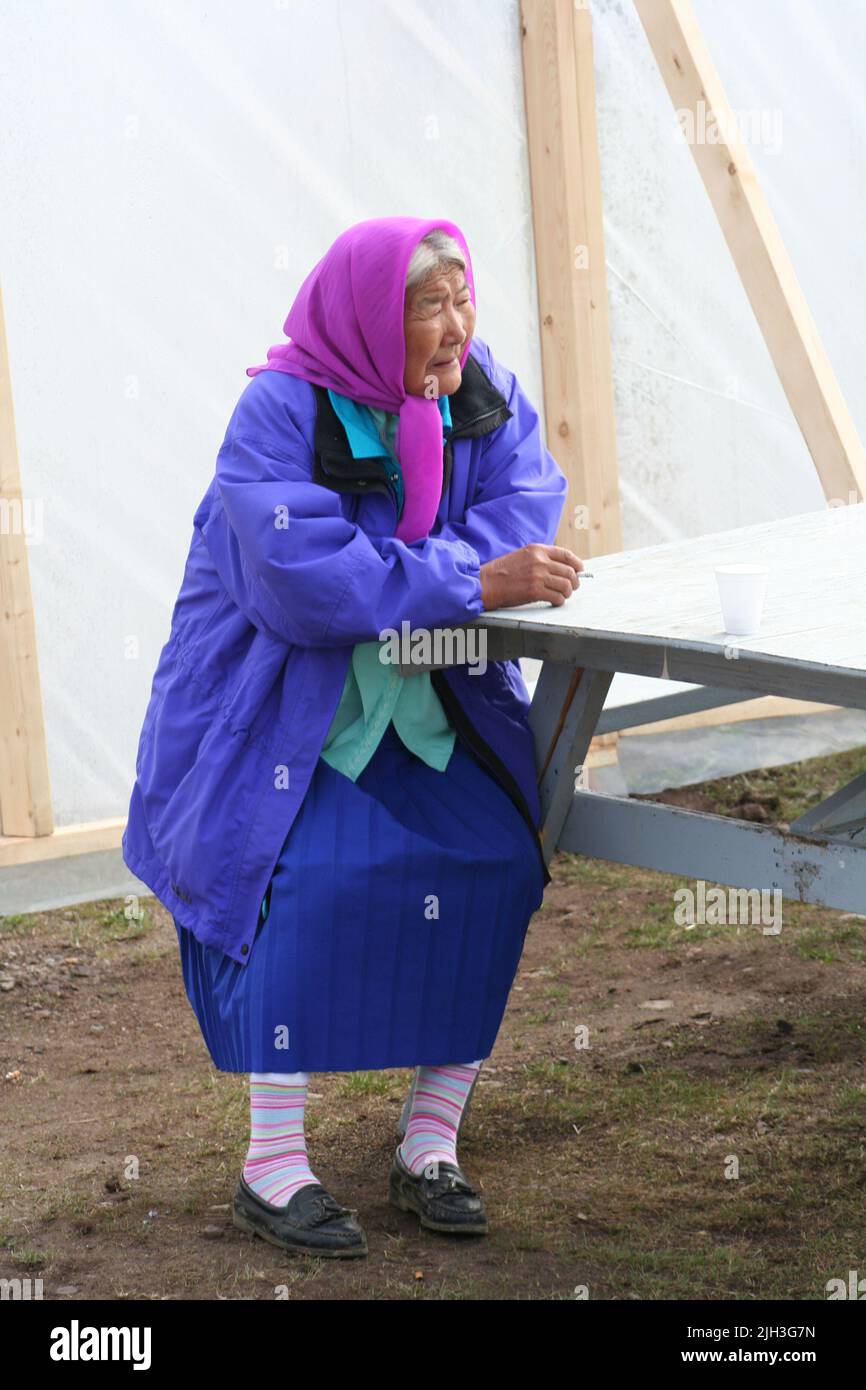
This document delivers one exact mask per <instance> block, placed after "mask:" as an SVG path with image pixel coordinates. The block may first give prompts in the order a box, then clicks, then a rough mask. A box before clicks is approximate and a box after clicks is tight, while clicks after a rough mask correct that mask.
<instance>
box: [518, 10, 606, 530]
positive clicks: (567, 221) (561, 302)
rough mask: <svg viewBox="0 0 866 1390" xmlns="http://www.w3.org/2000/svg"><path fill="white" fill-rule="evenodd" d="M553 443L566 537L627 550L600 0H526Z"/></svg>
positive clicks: (530, 131) (529, 117)
mask: <svg viewBox="0 0 866 1390" xmlns="http://www.w3.org/2000/svg"><path fill="white" fill-rule="evenodd" d="M520 13H521V30H522V39H523V43H522V49H523V87H524V98H525V103H526V128H527V141H528V146H529V168H530V176H531V185H532V211H533V224H534V231H535V257H536V278H537V281H538V305H539V318H540V323H541V353H542V369H543V374H544V410H545V422H546V427H547V429H546V432H547V446H548V448H549V449H550V452H551V453H552V454H553V456H554V458H555V459H556V461H557V463H558V464H559V466H560V468H561V469H562V471H563V472H564V473H565V475H566V477H567V478H568V483H569V494H568V500H567V502H566V505H565V510H564V511H563V515H562V521H561V523H560V528H559V533H558V536H557V540H558V542H559V544H560V545H565V546H568V548H569V549H570V550H574V551H576V552H577V553H578V554H582V555H604V554H609V553H610V552H612V551H616V550H621V549H622V533H621V526H620V511H619V480H618V474H617V463H616V433H615V422H614V404H613V368H612V363H611V347H610V326H609V322H608V307H607V279H606V273H605V262H604V229H603V219H602V204H601V169H600V162H599V155H598V135H597V127H596V113H595V80H594V76H593V65H592V19H591V16H590V12H589V7H588V6H587V5H583V4H580V5H578V4H575V0H521V6H520Z"/></svg>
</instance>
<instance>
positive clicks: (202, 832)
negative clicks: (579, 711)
mask: <svg viewBox="0 0 866 1390" xmlns="http://www.w3.org/2000/svg"><path fill="white" fill-rule="evenodd" d="M474 330H475V292H474V283H473V277H472V268H471V261H470V257H469V251H468V248H467V246H466V242H465V240H464V238H463V236H462V234H461V232H460V231H459V229H458V228H457V227H456V226H455V225H454V224H453V223H451V222H448V221H425V220H421V219H417V218H411V217H392V218H383V219H373V220H370V221H366V222H362V223H359V224H358V225H356V226H353V227H350V228H349V229H348V230H347V231H345V232H344V233H343V234H342V235H341V236H339V237H338V238H337V240H336V241H335V242H334V244H333V246H332V247H331V248H330V250H329V251H328V252H327V254H326V255H325V256H324V257H323V259H322V260H321V261H320V262H319V263H318V264H317V265H316V266H315V268H314V269H313V270H312V271H311V273H310V274H309V275H308V277H307V279H306V280H305V281H304V283H303V285H302V287H301V289H300V291H299V293H298V295H297V298H296V299H295V302H294V304H293V306H292V309H291V311H290V313H289V316H288V318H287V319H286V322H285V325H284V332H285V334H286V336H287V337H288V339H289V341H288V342H287V343H282V344H279V345H277V346H274V347H272V348H271V349H270V350H269V352H268V360H267V362H266V363H264V364H262V365H261V366H257V367H250V368H248V374H249V375H250V376H251V377H252V378H253V379H252V381H251V382H250V383H249V384H248V385H247V386H246V388H245V389H244V391H243V392H242V394H241V396H240V399H239V401H238V404H237V406H236V408H235V410H234V413H233V415H232V417H231V419H230V421H229V425H228V430H227V432H226V436H225V440H224V442H223V445H222V447H221V449H220V451H219V455H218V459H217V466H216V472H215V476H214V479H213V481H212V482H211V484H210V486H209V488H208V490H207V492H206V494H205V496H204V499H203V500H202V502H201V505H200V506H199V508H198V510H197V512H196V514H195V518H194V530H193V537H192V543H191V546H190V551H189V556H188V559H187V564H186V570H185V574H184V578H183V583H182V585H181V589H180V592H179V595H178V598H177V602H176V604H175V607H174V611H173V614H172V622H171V633H170V636H169V638H168V641H167V643H166V645H165V647H164V648H163V651H162V653H161V656H160V659H159V662H158V665H157V669H156V673H155V675H154V679H153V686H152V691H151V698H150V703H149V705H148V708H147V712H146V714H145V719H144V724H143V727H142V730H141V738H140V744H139V749H138V758H137V763H136V782H135V786H134V788H133V792H132V798H131V803H130V810H129V821H128V825H127V829H126V832H125V835H124V840H123V849H124V858H125V861H126V863H127V865H128V866H129V868H130V869H131V870H132V871H133V873H135V874H136V875H137V876H138V877H139V878H141V879H142V880H143V881H144V882H145V883H147V884H148V885H149V886H150V887H151V888H152V889H153V891H154V893H155V894H156V895H157V897H159V898H160V900H161V901H162V902H163V903H164V904H165V905H166V907H167V908H168V909H169V911H170V912H171V913H172V915H173V918H174V921H175V925H176V928H177V935H178V943H179V950H180V957H181V962H182V969H183V978H184V984H185V988H186V993H187V996H188V998H189V1001H190V1003H191V1005H192V1008H193V1009H194V1010H195V1013H196V1016H197V1018H198V1021H199V1024H200V1027H201V1031H202V1034H203V1037H204V1041H205V1043H206V1045H207V1048H208V1051H209V1053H210V1056H211V1058H212V1059H213V1062H214V1065H215V1066H216V1067H217V1068H219V1069H220V1070H222V1071H233V1072H244V1073H248V1074H249V1087H250V1110H251V1135H250V1142H249V1150H248V1154H247V1159H246V1162H245V1164H244V1168H243V1173H242V1174H241V1176H240V1178H239V1182H238V1187H237V1191H236V1193H235V1198H234V1203H233V1213H234V1221H235V1223H236V1224H237V1225H238V1226H240V1227H241V1229H243V1230H245V1231H248V1232H251V1233H254V1234H258V1235H259V1236H261V1237H263V1238H264V1239H265V1240H268V1241H271V1242H272V1243H273V1244H275V1245H278V1246H280V1247H282V1248H284V1249H286V1250H293V1251H297V1250H300V1251H306V1252H312V1253H315V1254H318V1255H331V1256H357V1255H364V1254H366V1252H367V1242H366V1235H365V1233H364V1231H363V1229H362V1227H361V1226H360V1224H359V1223H358V1221H357V1220H356V1219H355V1215H354V1212H353V1209H351V1208H347V1207H344V1206H342V1205H341V1204H340V1203H339V1202H338V1201H336V1200H335V1198H334V1197H333V1196H331V1194H330V1193H329V1192H328V1191H327V1190H326V1189H325V1187H324V1186H323V1185H322V1184H321V1183H320V1182H319V1180H318V1179H317V1177H316V1176H315V1174H314V1173H313V1171H312V1170H311V1168H310V1165H309V1161H308V1156H307V1148H306V1141H305V1135H304V1106H305V1100H306V1093H307V1083H308V1078H309V1075H310V1073H311V1072H316V1071H352V1070H358V1069H364V1070H366V1069H374V1068H384V1067H416V1068H417V1071H416V1083H415V1086H414V1089H413V1092H412V1098H411V1106H410V1108H409V1112H408V1119H407V1124H406V1129H405V1134H404V1136H403V1139H402V1142H401V1143H400V1144H399V1146H398V1147H397V1150H396V1152H395V1154H394V1158H393V1163H392V1167H391V1172H390V1178H389V1198H390V1201H391V1202H392V1203H393V1204H394V1205H395V1206H397V1207H398V1208H399V1209H401V1210H403V1211H408V1212H413V1213H415V1214H417V1215H418V1216H419V1217H420V1220H421V1224H422V1226H424V1227H425V1228H427V1229H430V1230H434V1231H440V1232H448V1233H453V1234H457V1235H459V1234H479V1233H483V1232H485V1231H486V1230H487V1217H486V1213H485V1211H484V1207H483V1204H482V1201H481V1198H480V1196H479V1194H478V1193H477V1192H476V1191H475V1190H474V1189H473V1187H472V1185H471V1184H470V1182H469V1181H468V1179H467V1178H466V1176H465V1174H464V1173H463V1172H462V1170H461V1168H460V1166H459V1163H458V1159H457V1152H456V1139H457V1133H458V1129H459V1125H460V1120H461V1116H462V1113H463V1110H464V1108H465V1104H466V1100H467V1097H468V1095H469V1092H470V1090H471V1088H472V1085H473V1082H474V1080H475V1078H476V1076H477V1073H478V1069H479V1067H480V1066H481V1064H482V1062H483V1060H484V1058H486V1057H487V1056H489V1054H490V1052H491V1051H492V1049H493V1044H494V1042H495V1039H496V1035H497V1032H498V1030H499V1026H500V1023H501V1021H502V1016H503V1013H504V1010H505V1005H506V1001H507V998H508V993H509V990H510V988H511V984H512V982H513V979H514V975H515V972H516V969H517V965H518V961H519V959H520V955H521V951H522V949H523V943H524V938H525V934H526V929H527V926H528V923H529V919H530V917H531V915H532V913H533V912H534V911H535V910H536V909H537V908H538V906H539V905H540V903H541V901H542V897H543V892H544V888H545V886H546V884H547V882H549V875H548V873H547V870H546V867H545V863H544V859H543V856H542V853H541V848H540V841H539V836H538V829H537V826H538V819H539V807H538V798H537V790H536V769H535V762H534V748H533V741H532V736H531V732H530V729H529V725H528V721H527V712H528V696H527V691H526V687H525V685H524V683H523V680H522V677H521V674H520V669H519V666H518V664H517V663H516V662H514V661H502V662H490V663H488V664H487V665H486V669H482V668H483V663H476V664H475V665H474V666H473V665H470V664H468V663H467V664H464V665H454V666H451V667H448V668H446V669H440V670H436V671H433V672H430V671H427V672H423V673H415V674H412V675H401V674H400V672H399V671H398V670H397V669H396V667H395V665H394V664H393V663H391V664H388V663H387V662H383V661H382V660H380V659H379V657H380V653H382V652H384V650H385V649H384V647H382V646H381V642H382V639H383V637H384V636H385V635H386V633H387V631H388V630H389V629H390V630H395V629H396V630H397V631H398V632H400V631H403V630H404V628H403V624H404V623H405V624H407V627H408V629H409V631H411V632H413V633H414V632H417V631H418V630H419V629H420V630H422V631H424V632H426V633H428V634H435V633H436V632H437V631H439V630H447V629H450V628H452V627H453V626H454V625H458V624H465V623H467V622H471V620H472V619H474V618H477V617H478V616H479V614H481V613H482V612H483V611H484V610H486V609H491V608H499V607H502V606H511V605H517V604H523V603H528V602H532V601H535V600H546V601H547V602H549V603H552V604H561V603H563V602H564V601H565V599H566V598H568V597H569V595H570V594H571V593H572V592H573V590H574V589H575V588H576V587H577V586H578V584H579V579H578V574H579V572H580V570H581V569H582V567H583V565H582V561H581V560H580V559H578V557H577V556H576V555H574V554H572V552H571V551H569V550H565V549H563V548H560V547H557V546H555V545H554V544H553V540H554V537H555V533H556V527H557V523H558V521H559V517H560V514H561V511H562V507H563V503H564V499H565V492H566V483H565V479H564V477H563V474H562V473H561V472H560V470H559V468H558V467H557V466H556V464H555V462H554V460H553V458H552V457H551V455H550V454H549V453H548V451H547V450H546V449H545V447H544V445H543V443H542V440H541V435H540V431H539V420H538V416H537V414H536V411H535V410H534V409H533V407H532V405H531V404H530V402H529V401H528V400H527V398H526V396H525V395H524V393H523V391H522V389H521V387H520V385H519V384H518V382H517V380H516V378H515V376H514V375H513V373H512V372H510V371H508V370H507V369H506V368H504V367H503V366H501V365H500V364H499V363H497V362H496V361H495V360H494V358H493V355H492V353H491V352H490V350H489V348H488V347H487V346H486V345H485V344H484V343H483V342H481V341H480V340H479V339H478V338H476V337H474Z"/></svg>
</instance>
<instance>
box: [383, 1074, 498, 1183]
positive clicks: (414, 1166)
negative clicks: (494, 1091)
mask: <svg viewBox="0 0 866 1390" xmlns="http://www.w3.org/2000/svg"><path fill="white" fill-rule="evenodd" d="M482 1060H483V1058H482ZM480 1066H481V1062H454V1063H452V1064H451V1065H450V1066H447V1067H419V1068H418V1082H417V1085H416V1087H415V1094H414V1096H413V1097H412V1110H411V1113H410V1115H409V1123H408V1124H407V1126H406V1133H405V1135H404V1137H403V1142H402V1143H401V1145H400V1150H399V1152H400V1157H401V1158H402V1160H403V1162H404V1163H405V1164H406V1167H407V1168H409V1169H410V1170H411V1171H412V1172H413V1173H416V1174H417V1173H423V1171H424V1169H425V1168H426V1167H427V1166H428V1165H429V1164H431V1163H433V1162H434V1161H437V1160H438V1162H440V1163H454V1164H456V1163H457V1129H458V1126H459V1124H460V1116H461V1115H462V1114H463V1108H464V1106H465V1105H466V1098H467V1096H468V1095H469V1089H470V1087H471V1085H472V1082H473V1081H474V1080H475V1077H476V1075H477V1074H478V1070H479V1068H480Z"/></svg>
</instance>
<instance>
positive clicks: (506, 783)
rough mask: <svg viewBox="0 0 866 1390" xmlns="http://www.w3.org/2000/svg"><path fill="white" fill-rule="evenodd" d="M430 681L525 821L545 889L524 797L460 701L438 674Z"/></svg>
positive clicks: (541, 855) (547, 876)
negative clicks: (534, 848)
mask: <svg viewBox="0 0 866 1390" xmlns="http://www.w3.org/2000/svg"><path fill="white" fill-rule="evenodd" d="M430 681H431V684H432V686H433V689H434V690H435V691H436V694H437V695H438V696H439V699H440V700H441V701H442V704H443V706H444V708H445V713H446V714H447V716H448V718H449V719H450V720H451V723H452V724H453V725H454V728H455V729H456V730H457V733H458V734H459V736H460V738H462V740H463V742H464V743H465V744H466V745H467V747H469V748H471V750H472V752H473V753H476V754H477V755H478V757H479V758H480V759H481V761H482V762H483V763H485V764H486V765H487V767H488V768H489V770H490V771H491V773H492V774H493V776H494V777H495V778H496V780H497V782H499V783H500V785H501V786H502V787H503V789H504V790H505V791H506V792H507V793H508V795H509V796H510V797H511V800H512V801H513V802H514V804H515V806H516V807H517V809H518V811H519V812H520V814H521V815H522V817H523V819H524V820H525V821H526V824H527V825H528V826H529V829H530V830H531V831H532V838H533V840H534V841H535V847H536V849H537V850H538V854H539V858H540V860H541V867H542V870H543V872H544V886H545V888H546V887H547V885H548V883H550V882H551V875H550V871H549V870H548V867H547V861H546V860H545V858H544V847H543V845H542V843H541V836H540V834H539V832H538V827H537V826H536V824H535V822H534V821H533V819H532V814H531V812H530V810H529V807H528V805H527V803H526V797H525V796H524V795H523V793H522V791H521V790H520V787H519V786H518V785H517V782H516V781H515V779H514V778H513V777H512V775H511V773H510V772H509V771H508V768H507V767H506V766H505V764H504V763H503V761H502V759H501V758H499V757H498V756H497V755H496V753H494V751H493V749H492V748H491V747H490V744H489V743H487V742H486V740H485V739H483V738H482V737H481V735H480V734H479V733H478V730H477V729H476V728H475V726H474V725H473V724H472V722H471V721H470V720H469V719H468V718H467V716H466V713H465V711H464V709H463V706H462V705H461V704H460V701H459V700H458V699H457V696H456V695H455V694H454V691H453V690H452V689H451V687H450V685H449V684H448V682H447V681H446V679H445V677H444V675H443V674H442V672H441V670H440V671H431V672H430Z"/></svg>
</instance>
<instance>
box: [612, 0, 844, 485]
mask: <svg viewBox="0 0 866 1390" xmlns="http://www.w3.org/2000/svg"><path fill="white" fill-rule="evenodd" d="M635 8H636V9H637V12H638V15H639V16H640V20H641V23H642V24H643V27H644V30H645V31H646V36H647V39H648V40H649V43H650V47H651V48H652V51H653V53H654V55H655V59H656V62H657V63H658V66H659V71H660V72H661V75H662V78H663V80H664V82H665V85H666V86H667V89H668V92H669V93H670V98H671V101H672V102H673V104H674V109H675V110H676V111H677V112H678V113H680V112H683V113H689V119H690V121H691V122H692V131H695V132H696V131H702V132H703V131H706V130H707V129H708V128H712V132H713V133H712V138H711V139H693V140H689V142H688V143H689V145H690V148H691V152H692V155H693V156H694V160H695V164H696V165H697V167H698V172H699V174H700V176H701V178H702V179H703V182H704V187H705V188H706V190H707V193H708V194H709V197H710V201H711V203H712V205H713V209H714V211H715V214H716V216H717V218H718V219H719V226H720V227H721V229H722V232H723V234H724V237H725V240H726V241H727V243H728V247H729V249H730V252H731V255H732V257H733V259H734V265H735V266H736V268H737V272H738V274H739V276H740V279H741V280H742V282H743V287H744V289H745V291H746V294H747V295H748V296H749V302H750V303H751V305H752V308H753V310H754V312H755V317H756V319H757V320H758V325H759V327H760V329H761V332H762V333H763V335H764V341H765V342H766V344H767V347H768V349H769V352H770V356H771V357H772V359H773V362H774V364H775V367H776V371H777V372H778V374H779V380H780V381H781V383H782V386H783V388H784V390H785V394H786V396H787V397H788V401H789V403H790V406H791V410H792V411H793V413H794V417H795V419H796V421H797V424H798V425H799V427H800V429H801V430H802V433H803V438H804V439H805V441H806V445H807V447H808V449H809V452H810V454H811V455H812V458H813V460H814V463H815V467H816V469H817V470H818V476H819V478H820V479H821V484H822V486H823V489H824V495H825V496H826V498H827V499H828V501H835V502H837V503H847V502H849V501H852V500H853V501H858V500H860V501H862V500H863V499H864V498H866V453H864V449H863V445H862V443H861V441H860V439H859V437H858V435H857V431H856V429H855V427H854V422H853V420H852V419H851V415H850V413H849V411H848V407H847V405H846V404H845V400H844V398H843V396H842V392H841V390H840V388H839V383H838V382H837V380H836V377H835V375H834V373H833V369H832V367H831V366H830V362H829V359H828V357H827V354H826V353H825V351H824V348H823V347H822V345H821V341H820V339H819V337H818V330H817V328H816V326H815V321H814V319H813V318H812V315H811V313H810V312H809V306H808V304H807V303H806V298H805V296H804V294H803V291H802V289H801V288H800V285H799V282H798V280H797V277H796V275H795V273H794V267H793V265H792V263H791V259H790V257H789V256H788V253H787V251H786V250H785V246H784V243H783V241H782V238H781V236H780V234H779V229H778V227H777V226H776V223H775V221H774V219H773V215H772V213H771V212H770V208H769V204H768V203H767V200H766V198H765V197H764V194H763V193H762V191H761V188H760V185H759V183H758V176H757V173H756V172H755V167H754V165H753V163H752V159H751V156H750V154H749V151H748V147H747V146H746V144H745V143H744V141H743V140H742V138H741V137H740V134H739V132H738V130H737V126H736V122H735V120H734V116H733V113H732V111H731V108H730V106H729V104H728V100H727V97H726V96H725V92H724V88H723V87H722V83H721V81H720V79H719V76H718V73H717V72H716V69H715V67H714V66H713V61H712V59H711V57H710V53H709V50H708V48H707V46H706V44H705V42H704V39H703V36H702V34H701V31H700V28H699V26H698V22H697V20H696V18H695V15H694V12H693V10H692V7H691V4H690V3H689V0H635ZM852 494H853V496H852ZM858 494H859V497H858Z"/></svg>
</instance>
